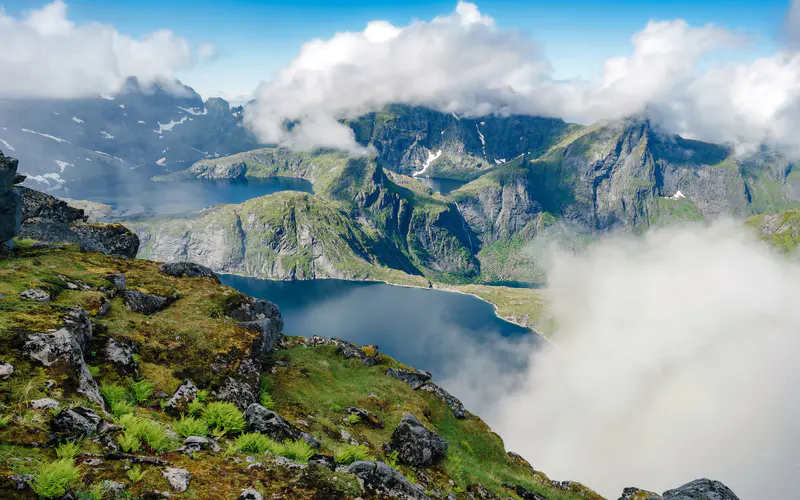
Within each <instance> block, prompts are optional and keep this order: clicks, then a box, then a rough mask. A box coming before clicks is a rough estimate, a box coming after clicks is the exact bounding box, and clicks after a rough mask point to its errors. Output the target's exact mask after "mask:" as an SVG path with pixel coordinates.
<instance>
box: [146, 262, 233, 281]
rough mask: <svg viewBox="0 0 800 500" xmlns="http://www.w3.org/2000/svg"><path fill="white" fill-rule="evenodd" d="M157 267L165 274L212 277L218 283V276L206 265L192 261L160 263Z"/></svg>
mask: <svg viewBox="0 0 800 500" xmlns="http://www.w3.org/2000/svg"><path fill="white" fill-rule="evenodd" d="M158 269H159V270H160V271H161V272H162V273H164V274H166V275H167V276H173V277H175V278H183V277H186V278H213V279H214V280H216V281H217V283H219V278H217V275H216V274H214V271H212V270H211V269H209V268H207V267H206V266H201V265H200V264H195V263H194V262H172V263H169V264H161V265H160V266H158Z"/></svg>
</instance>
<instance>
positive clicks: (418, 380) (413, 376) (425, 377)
mask: <svg viewBox="0 0 800 500" xmlns="http://www.w3.org/2000/svg"><path fill="white" fill-rule="evenodd" d="M386 375H388V376H389V377H392V378H396V379H397V380H402V381H403V382H405V383H406V384H408V385H410V386H411V388H412V389H414V390H415V391H416V390H417V389H419V388H420V387H422V385H423V384H424V383H425V382H427V381H429V380H430V379H431V374H430V372H426V371H422V370H414V369H413V368H412V369H410V370H405V369H403V368H389V369H388V370H386Z"/></svg>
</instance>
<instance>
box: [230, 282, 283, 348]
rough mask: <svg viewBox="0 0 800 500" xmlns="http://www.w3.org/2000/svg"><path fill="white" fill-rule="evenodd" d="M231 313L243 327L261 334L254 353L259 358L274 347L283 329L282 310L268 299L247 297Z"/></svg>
mask: <svg viewBox="0 0 800 500" xmlns="http://www.w3.org/2000/svg"><path fill="white" fill-rule="evenodd" d="M230 315H231V317H233V318H234V319H236V320H238V321H239V322H241V325H242V326H243V327H245V328H247V329H248V330H251V331H255V332H259V333H260V334H261V338H260V341H259V342H258V345H257V349H256V351H257V352H254V353H253V354H254V355H255V356H257V357H258V359H259V360H260V359H262V358H263V357H264V356H265V355H266V354H267V353H268V352H269V351H270V350H271V349H272V346H274V345H275V342H277V340H278V337H280V335H281V331H282V330H283V317H282V316H281V311H280V309H278V306H276V305H275V304H273V303H272V302H270V301H268V300H263V299H255V298H253V297H245V298H244V300H243V301H242V303H241V304H240V305H239V307H237V308H236V309H234V310H233V311H231V313H230Z"/></svg>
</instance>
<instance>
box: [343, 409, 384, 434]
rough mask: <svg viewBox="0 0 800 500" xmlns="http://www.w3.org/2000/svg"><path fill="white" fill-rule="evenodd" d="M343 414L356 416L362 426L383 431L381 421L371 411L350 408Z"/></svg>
mask: <svg viewBox="0 0 800 500" xmlns="http://www.w3.org/2000/svg"><path fill="white" fill-rule="evenodd" d="M345 413H347V414H348V415H357V416H358V417H359V418H360V419H361V422H362V423H363V424H366V425H368V426H370V427H372V428H373V429H383V420H381V419H380V418H379V417H378V416H377V415H375V414H374V413H372V412H371V411H367V410H365V409H364V408H356V407H354V406H353V407H350V408H347V409H346V410H345Z"/></svg>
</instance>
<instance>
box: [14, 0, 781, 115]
mask: <svg viewBox="0 0 800 500" xmlns="http://www.w3.org/2000/svg"><path fill="white" fill-rule="evenodd" d="M46 4H47V2H44V1H38V0H34V1H32V0H5V1H2V0H0V6H2V8H3V9H4V10H5V12H6V14H7V15H11V16H14V17H19V16H21V15H23V14H24V12H26V11H28V10H31V9H37V8H41V7H42V6H44V5H46ZM454 6H455V2H453V1H419V0H403V1H396V0H395V1H388V0H368V1H352V0H348V1H336V0H329V1H320V0H317V1H313V0H293V1H249V0H244V1H243V0H228V1H225V2H219V1H208V0H192V1H188V0H172V1H169V2H164V1H155V0H135V1H133V0H118V1H114V2H108V1H105V0H72V1H69V2H68V12H69V18H70V19H71V20H72V21H73V22H76V23H89V22H99V23H103V24H107V25H112V26H114V27H115V28H116V29H117V30H118V31H120V32H121V33H124V34H127V35H131V36H134V37H139V36H142V35H145V34H147V33H150V32H153V31H156V30H160V29H169V30H171V31H173V32H174V33H175V35H177V36H180V37H182V38H185V39H186V40H188V41H189V42H191V43H194V44H199V43H210V44H212V45H213V46H214V47H215V58H214V59H213V60H211V61H208V62H206V63H205V64H203V65H200V66H197V67H194V68H192V69H189V70H184V71H179V72H178V73H177V76H178V77H179V78H180V79H181V80H182V81H183V82H184V83H186V84H187V85H189V86H191V87H193V88H194V89H195V90H197V91H198V92H199V93H200V94H201V95H202V96H203V97H204V98H207V97H212V96H222V97H227V98H229V99H233V100H241V99H242V98H247V97H251V96H252V95H253V94H254V92H255V89H256V88H257V87H258V84H259V83H260V82H261V81H265V80H269V79H271V78H272V77H274V75H275V73H276V72H277V71H278V70H279V69H280V68H281V67H284V66H286V65H288V64H289V63H290V61H291V60H292V59H293V58H294V57H295V56H297V54H298V53H299V51H300V47H301V45H302V44H303V43H305V42H307V41H309V40H311V39H314V38H320V39H328V38H330V37H332V36H333V35H334V34H336V33H338V32H343V31H362V30H363V29H364V27H365V26H366V25H367V23H368V22H370V21H373V20H386V21H389V22H390V23H392V24H393V25H395V26H405V25H407V24H409V23H410V22H412V21H413V20H415V19H420V20H429V19H432V18H434V17H436V16H438V15H442V14H446V13H448V12H450V11H452V10H453V8H454ZM478 7H479V8H480V10H481V12H482V13H484V14H485V15H488V16H491V17H493V18H494V19H495V21H496V23H497V25H498V26H499V27H502V28H504V29H510V30H521V31H523V32H525V33H527V34H528V35H529V36H530V37H532V38H533V39H534V40H536V41H537V42H539V43H540V44H542V45H543V47H544V52H545V55H546V56H547V58H548V59H549V60H550V61H551V63H552V66H553V70H554V76H555V77H556V78H572V77H575V76H580V77H583V78H586V79H591V78H595V77H597V76H598V75H599V74H600V73H601V71H602V67H603V62H604V60H605V59H606V58H608V57H612V56H619V55H626V54H628V53H629V52H630V50H631V44H630V38H631V36H632V34H633V33H635V32H637V31H639V30H641V29H642V28H643V27H644V26H645V25H646V24H647V22H648V21H649V20H651V19H652V20H672V19H678V18H681V19H685V20H686V21H687V22H688V23H689V24H691V25H697V26H701V25H705V24H707V23H713V24H716V25H721V26H725V27H727V28H729V29H732V30H736V31H739V32H742V33H746V34H747V35H748V37H749V38H750V42H751V45H750V47H748V49H747V50H745V51H740V52H738V53H737V54H736V55H735V56H725V55H720V56H718V57H719V58H724V57H729V58H734V59H735V58H747V57H755V56H759V55H764V54H769V53H771V52H774V51H775V46H776V33H777V31H778V28H779V27H780V25H781V23H782V22H783V17H784V16H785V13H786V9H787V2H785V1H781V0H761V1H759V0H747V1H744V0H732V1H731V0H728V1H721V0H704V1H702V2H696V1H688V0H666V1H663V0H662V1H647V2H643V1H636V0H610V1H608V0H605V1H603V0H561V1H558V2H553V1H549V0H548V1H539V0H534V1H519V0H499V1H482V2H478ZM237 97H238V99H237Z"/></svg>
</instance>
